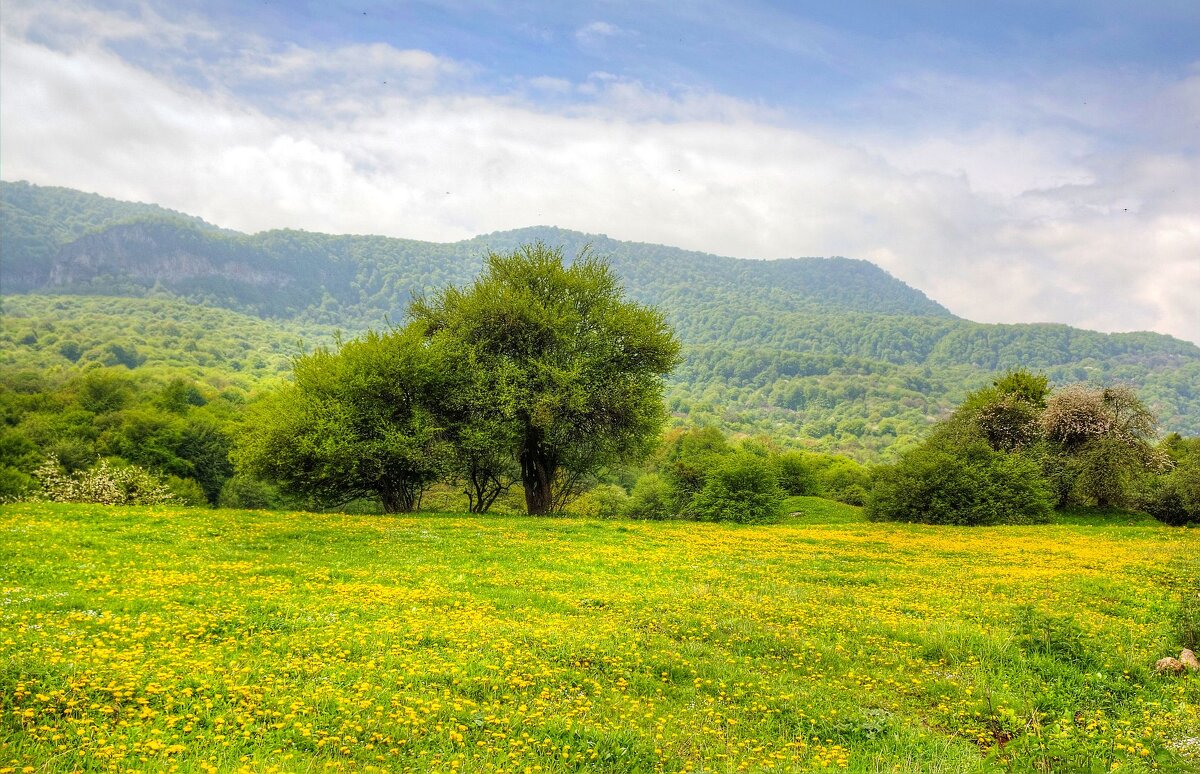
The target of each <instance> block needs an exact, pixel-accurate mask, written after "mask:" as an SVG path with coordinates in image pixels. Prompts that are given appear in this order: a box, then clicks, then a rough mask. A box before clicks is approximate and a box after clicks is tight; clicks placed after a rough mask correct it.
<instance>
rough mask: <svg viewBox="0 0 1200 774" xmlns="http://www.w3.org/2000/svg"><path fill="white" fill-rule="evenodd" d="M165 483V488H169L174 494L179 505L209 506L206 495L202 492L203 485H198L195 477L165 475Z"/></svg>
mask: <svg viewBox="0 0 1200 774" xmlns="http://www.w3.org/2000/svg"><path fill="white" fill-rule="evenodd" d="M166 484H167V488H168V489H170V490H171V494H172V495H174V497H175V502H177V503H179V504H180V505H190V506H195V507H203V508H207V507H209V502H208V497H206V496H205V494H204V487H202V486H200V484H199V483H197V482H196V479H194V478H180V477H179V476H167V480H166Z"/></svg>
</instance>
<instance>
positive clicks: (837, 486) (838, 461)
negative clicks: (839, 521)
mask: <svg viewBox="0 0 1200 774" xmlns="http://www.w3.org/2000/svg"><path fill="white" fill-rule="evenodd" d="M817 479H818V480H819V481H820V484H821V496H822V497H827V498H829V499H830V500H837V501H838V502H842V503H846V504H847V505H862V504H863V503H864V500H865V499H866V492H867V489H868V488H869V487H870V486H871V474H870V472H869V471H868V470H867V469H866V468H865V467H863V466H862V465H860V464H858V463H857V462H855V461H854V460H851V459H847V458H845V457H835V458H833V461H832V462H830V463H829V464H827V465H826V466H825V467H824V468H822V469H821V471H820V472H819V473H818V474H817Z"/></svg>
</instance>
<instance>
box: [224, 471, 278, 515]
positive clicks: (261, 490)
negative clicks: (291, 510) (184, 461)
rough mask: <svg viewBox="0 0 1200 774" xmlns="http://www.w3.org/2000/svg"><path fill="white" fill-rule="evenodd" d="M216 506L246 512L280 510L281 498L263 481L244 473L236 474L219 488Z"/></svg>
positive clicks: (275, 490)
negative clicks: (239, 509)
mask: <svg viewBox="0 0 1200 774" xmlns="http://www.w3.org/2000/svg"><path fill="white" fill-rule="evenodd" d="M217 505H219V506H220V507H222V508H244V509H247V510H269V509H271V508H282V507H283V506H284V502H283V498H282V497H280V495H279V490H278V489H276V488H275V487H273V486H271V485H270V484H268V483H266V482H265V481H260V480H258V479H257V478H254V477H253V476H248V475H246V474H245V473H238V474H236V475H234V476H233V477H231V478H230V479H229V480H227V481H226V482H225V485H224V486H222V487H221V495H220V497H218V498H217Z"/></svg>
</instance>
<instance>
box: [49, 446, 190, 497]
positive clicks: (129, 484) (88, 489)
mask: <svg viewBox="0 0 1200 774" xmlns="http://www.w3.org/2000/svg"><path fill="white" fill-rule="evenodd" d="M33 475H34V478H36V479H37V481H38V483H39V484H40V489H39V490H38V492H37V494H36V495H35V496H34V497H35V499H38V500H44V501H47V502H53V503H98V504H100V505H162V504H167V503H178V502H179V500H180V498H179V497H177V496H176V494H175V493H174V492H172V491H171V487H170V486H169V485H168V483H167V482H166V481H164V480H163V479H161V478H159V477H158V476H155V475H154V474H152V473H149V472H147V471H145V470H143V469H142V468H139V467H137V466H136V465H129V466H124V467H115V466H113V465H110V464H109V463H108V461H107V460H100V462H98V463H96V466H95V467H93V468H91V469H90V470H81V471H76V472H75V473H66V472H65V471H64V470H63V468H62V466H61V465H60V464H59V462H58V459H57V458H55V457H50V458H48V459H47V460H46V461H45V462H44V463H42V465H41V466H40V467H38V468H37V470H35V471H34V472H33Z"/></svg>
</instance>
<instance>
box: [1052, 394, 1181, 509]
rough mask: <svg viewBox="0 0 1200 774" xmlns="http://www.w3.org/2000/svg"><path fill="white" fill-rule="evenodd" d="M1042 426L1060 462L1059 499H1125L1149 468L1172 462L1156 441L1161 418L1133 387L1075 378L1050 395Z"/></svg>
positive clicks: (1164, 466) (1054, 461)
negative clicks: (1101, 385) (1102, 385)
mask: <svg viewBox="0 0 1200 774" xmlns="http://www.w3.org/2000/svg"><path fill="white" fill-rule="evenodd" d="M1041 427H1042V430H1043V432H1044V433H1045V435H1046V438H1047V440H1048V441H1049V442H1050V444H1051V450H1050V453H1049V455H1048V456H1047V459H1048V460H1049V463H1050V465H1052V466H1053V467H1055V468H1057V470H1055V471H1052V472H1051V477H1052V478H1057V479H1058V481H1059V485H1058V486H1057V489H1058V495H1059V503H1060V504H1065V503H1066V502H1067V501H1068V500H1070V499H1071V498H1074V499H1078V500H1082V501H1084V502H1093V503H1095V504H1096V505H1099V506H1101V507H1106V506H1110V505H1121V504H1124V503H1125V502H1126V501H1127V500H1128V499H1129V496H1130V493H1131V486H1132V484H1133V482H1134V480H1135V479H1136V477H1137V476H1138V475H1140V474H1141V473H1144V472H1152V471H1156V470H1166V469H1169V468H1170V466H1171V462H1170V459H1169V458H1168V457H1167V455H1166V454H1165V453H1162V452H1160V451H1158V450H1156V449H1155V448H1154V447H1153V446H1152V445H1151V441H1152V440H1153V438H1154V434H1155V431H1156V429H1157V420H1156V419H1155V417H1154V414H1153V413H1151V412H1150V410H1149V409H1148V408H1146V405H1145V404H1144V403H1142V402H1141V400H1140V399H1139V398H1138V397H1137V393H1135V392H1134V391H1133V389H1132V388H1130V387H1125V386H1118V387H1105V388H1098V387H1088V386H1086V385H1081V384H1076V385H1071V386H1069V387H1065V388H1063V389H1061V390H1059V391H1057V392H1055V393H1054V394H1053V395H1051V396H1050V397H1049V399H1048V400H1047V401H1046V410H1045V411H1044V412H1042V415H1041Z"/></svg>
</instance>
